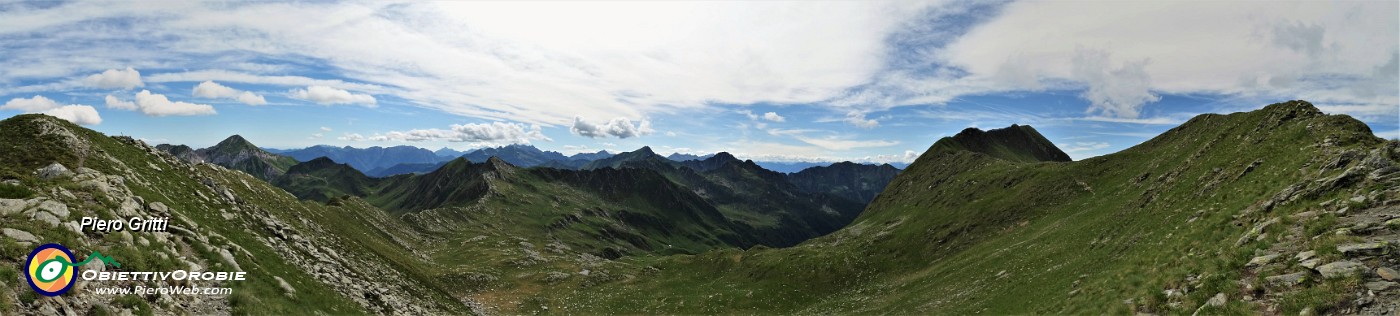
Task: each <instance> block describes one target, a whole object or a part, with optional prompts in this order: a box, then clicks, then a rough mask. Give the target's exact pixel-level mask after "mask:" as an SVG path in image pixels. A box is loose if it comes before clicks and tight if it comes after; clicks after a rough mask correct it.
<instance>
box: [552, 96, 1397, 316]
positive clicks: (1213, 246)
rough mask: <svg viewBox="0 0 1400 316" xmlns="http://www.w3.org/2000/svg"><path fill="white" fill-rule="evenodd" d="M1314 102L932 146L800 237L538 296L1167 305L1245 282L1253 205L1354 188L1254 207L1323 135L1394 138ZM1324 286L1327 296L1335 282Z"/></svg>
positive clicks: (609, 304) (1056, 306) (650, 306)
mask: <svg viewBox="0 0 1400 316" xmlns="http://www.w3.org/2000/svg"><path fill="white" fill-rule="evenodd" d="M1315 111H1316V109H1314V108H1312V107H1311V105H1305V104H1299V103H1289V104H1276V105H1271V106H1269V107H1267V108H1265V109H1264V110H1260V111H1255V112H1249V113H1236V114H1231V115H1204V116H1200V117H1197V118H1195V119H1192V120H1191V121H1190V122H1187V123H1186V124H1184V125H1183V126H1181V127H1178V128H1175V129H1172V130H1171V131H1168V132H1167V133H1165V134H1164V135H1162V136H1159V137H1157V138H1155V139H1153V140H1151V141H1148V142H1146V143H1144V144H1141V145H1139V146H1135V147H1133V148H1130V149H1128V150H1124V151H1122V152H1119V153H1115V154H1111V155H1107V156H1102V157H1096V158H1092V159H1088V160H1085V161H1079V162H1072V163H1010V162H1007V161H1004V160H999V159H993V158H991V157H989V156H986V155H982V154H976V153H970V152H965V151H957V150H943V149H942V148H939V147H940V146H935V147H933V148H931V151H930V152H928V153H925V154H924V155H923V156H921V157H920V158H919V160H918V161H916V162H915V163H914V164H913V165H911V166H910V167H909V168H908V169H907V170H906V171H904V172H903V173H901V174H900V176H899V177H897V178H896V180H894V182H892V183H891V184H890V186H889V187H888V188H887V189H886V190H887V191H886V193H882V194H881V195H880V197H879V198H878V199H877V200H876V201H875V203H874V204H872V205H871V206H870V207H869V208H868V209H867V211H866V212H865V213H863V214H862V216H861V217H860V218H859V219H857V221H856V222H855V223H854V224H853V225H851V226H849V227H847V228H845V229H843V230H841V231H839V232H837V233H834V234H832V235H828V236H825V237H822V238H818V239H814V240H811V241H808V242H806V243H803V244H802V245H800V246H797V247H793V248H787V249H774V250H760V251H741V250H723V251H716V252H710V253H706V254H702V255H698V256H676V257H664V258H633V259H630V261H629V262H630V263H631V264H633V265H635V266H646V265H652V266H656V267H658V268H659V270H660V271H661V272H659V273H658V274H657V275H653V276H650V277H647V278H640V279H636V280H630V281H621V282H613V283H608V284H606V285H604V286H603V287H594V288H586V289H574V290H560V291H554V292H551V293H550V294H549V295H543V296H541V297H539V298H536V300H538V301H544V302H551V303H553V304H555V305H562V306H563V307H560V308H567V310H566V311H571V312H585V313H587V312H607V311H635V312H644V313H655V312H662V313H714V312H758V313H773V312H779V313H797V312H802V313H810V312H839V313H850V312H862V313H863V312H893V313H929V312H936V313H943V314H971V313H979V312H980V313H991V314H1008V313H1010V314H1017V313H1071V314H1076V313H1077V314H1082V313H1095V312H1102V311H1113V312H1115V313H1131V312H1132V310H1134V309H1146V310H1159V311H1160V310H1166V309H1168V308H1169V307H1168V306H1165V302H1164V300H1163V298H1162V297H1161V296H1162V294H1161V293H1162V290H1163V289H1166V288H1172V287H1175V286H1180V285H1181V284H1182V283H1184V282H1187V281H1184V280H1187V279H1188V276H1189V275H1197V276H1202V277H1201V281H1200V283H1201V284H1200V289H1198V290H1196V291H1194V292H1191V293H1190V294H1189V295H1188V296H1187V303H1188V304H1185V305H1184V306H1189V307H1194V306H1198V305H1199V304H1200V303H1202V302H1204V301H1205V300H1206V299H1208V298H1209V297H1210V296H1211V295H1214V293H1217V292H1226V293H1235V292H1237V291H1238V290H1237V289H1235V287H1236V286H1237V285H1236V284H1234V283H1233V282H1234V281H1233V280H1237V279H1240V277H1241V275H1240V274H1241V271H1242V269H1241V267H1242V266H1243V265H1244V263H1245V262H1246V261H1248V259H1249V258H1250V257H1251V256H1253V255H1254V251H1255V250H1257V249H1263V248H1265V247H1267V246H1268V244H1269V243H1270V242H1271V241H1272V240H1270V239H1265V240H1263V241H1259V242H1253V243H1247V244H1245V245H1244V246H1243V247H1235V246H1234V242H1235V240H1236V238H1238V237H1239V236H1240V235H1241V234H1242V233H1243V232H1244V231H1245V230H1246V229H1247V228H1248V227H1249V226H1252V225H1253V223H1254V222H1257V221H1260V220H1261V219H1264V218H1269V217H1273V216H1279V215H1284V214H1291V213H1295V212H1300V211H1304V210H1307V209H1308V206H1310V205H1317V203H1316V202H1317V201H1322V200H1326V199H1330V198H1335V197H1337V196H1339V195H1342V194H1345V193H1331V194H1324V195H1320V196H1312V197H1307V198H1305V199H1303V200H1300V201H1297V202H1295V203H1290V204H1287V205H1284V206H1279V207H1275V208H1272V209H1270V210H1267V211H1265V210H1256V211H1252V212H1251V211H1247V210H1253V209H1258V207H1257V206H1256V207H1253V208H1252V207H1251V206H1253V205H1256V204H1257V203H1259V202H1260V201H1262V200H1265V199H1268V198H1269V197H1271V196H1273V195H1274V194H1275V193H1277V192H1278V191H1279V190H1280V189H1281V188H1284V187H1287V186H1289V185H1291V184H1294V183H1300V182H1308V181H1309V179H1313V178H1320V177H1325V176H1331V175H1335V174H1336V173H1337V172H1340V171H1339V170H1336V169H1333V170H1327V171H1325V172H1322V173H1321V174H1318V173H1319V172H1320V171H1319V170H1318V168H1317V166H1319V165H1322V164H1323V163H1324V162H1326V159H1329V158H1331V156H1334V155H1336V153H1337V150H1335V149H1334V148H1328V149H1323V148H1318V147H1317V146H1315V144H1321V143H1324V140H1327V139H1332V140H1334V143H1336V144H1339V145H1338V146H1340V147H1343V148H1348V147H1349V148H1364V149H1369V148H1374V147H1377V146H1378V145H1379V144H1380V143H1381V142H1382V140H1380V139H1376V138H1374V136H1372V135H1371V133H1370V131H1369V129H1368V128H1366V126H1365V125H1364V124H1362V123H1361V122H1358V121H1356V120H1354V119H1351V118H1349V117H1344V116H1314V115H1313V113H1315ZM1256 160H1257V161H1261V163H1260V164H1259V165H1258V166H1256V167H1253V168H1250V167H1249V166H1250V165H1252V163H1253V162H1254V161H1256ZM1246 169H1250V170H1249V171H1248V172H1246V171H1245V170H1246ZM1193 217H1195V218H1196V219H1195V220H1190V221H1188V219H1190V218H1193ZM1277 234H1278V232H1275V235H1277ZM1323 294H1324V295H1321V296H1322V299H1321V301H1323V303H1326V301H1327V297H1329V296H1328V295H1327V294H1331V295H1335V294H1336V293H1323ZM1332 299H1336V297H1332ZM1125 300H1131V302H1132V303H1131V304H1125V303H1124V301H1125ZM1249 308H1251V307H1249V306H1246V305H1244V304H1243V303H1239V302H1232V303H1230V305H1228V306H1227V307H1226V309H1227V310H1233V311H1235V312H1245V311H1246V310H1247V309H1249ZM1181 312H1185V313H1190V311H1189V310H1187V311H1180V310H1177V311H1174V313H1181Z"/></svg>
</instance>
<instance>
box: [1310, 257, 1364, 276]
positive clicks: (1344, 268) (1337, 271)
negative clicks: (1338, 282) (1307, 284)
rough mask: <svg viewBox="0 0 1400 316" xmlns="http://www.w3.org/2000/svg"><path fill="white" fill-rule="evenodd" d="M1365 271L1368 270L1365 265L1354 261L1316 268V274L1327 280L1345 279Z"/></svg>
mask: <svg viewBox="0 0 1400 316" xmlns="http://www.w3.org/2000/svg"><path fill="white" fill-rule="evenodd" d="M1366 270H1368V268H1366V265H1365V264H1361V263H1360V262H1356V261H1338V262H1333V263H1328V264H1324V265H1322V266H1320V267H1317V272H1318V273H1321V274H1322V277H1323V278H1327V279H1332V278H1340V277H1346V276H1349V275H1353V274H1357V273H1361V272H1365V271H1366Z"/></svg>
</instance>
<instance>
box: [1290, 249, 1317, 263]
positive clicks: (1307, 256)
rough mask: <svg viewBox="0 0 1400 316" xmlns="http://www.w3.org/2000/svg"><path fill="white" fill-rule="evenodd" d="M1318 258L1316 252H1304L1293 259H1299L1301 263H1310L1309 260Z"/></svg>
mask: <svg viewBox="0 0 1400 316" xmlns="http://www.w3.org/2000/svg"><path fill="white" fill-rule="evenodd" d="M1316 256H1317V252H1316V251H1312V250H1308V251H1304V252H1299V253H1298V255H1296V256H1293V258H1295V259H1298V261H1300V262H1301V261H1308V259H1312V258H1313V257H1316Z"/></svg>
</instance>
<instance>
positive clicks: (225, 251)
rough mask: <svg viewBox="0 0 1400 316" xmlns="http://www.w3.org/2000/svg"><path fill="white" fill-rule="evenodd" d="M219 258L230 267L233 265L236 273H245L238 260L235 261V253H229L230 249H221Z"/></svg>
mask: <svg viewBox="0 0 1400 316" xmlns="http://www.w3.org/2000/svg"><path fill="white" fill-rule="evenodd" d="M219 257H220V258H223V259H224V261H227V262H228V264H229V265H232V266H233V270H234V271H243V269H242V268H240V267H239V266H238V260H234V259H233V253H230V252H228V249H224V248H219Z"/></svg>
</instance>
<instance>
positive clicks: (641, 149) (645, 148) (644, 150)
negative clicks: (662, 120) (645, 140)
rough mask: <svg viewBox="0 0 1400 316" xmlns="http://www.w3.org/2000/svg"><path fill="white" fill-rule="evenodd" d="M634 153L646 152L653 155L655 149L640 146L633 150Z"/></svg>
mask: <svg viewBox="0 0 1400 316" xmlns="http://www.w3.org/2000/svg"><path fill="white" fill-rule="evenodd" d="M634 153H639V154H648V155H655V154H656V152H655V151H651V146H642V148H639V149H637V151H634Z"/></svg>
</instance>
